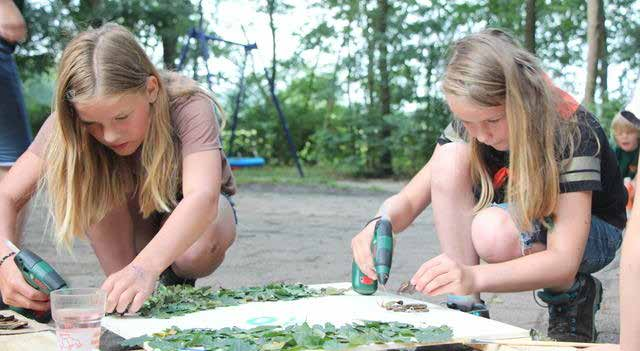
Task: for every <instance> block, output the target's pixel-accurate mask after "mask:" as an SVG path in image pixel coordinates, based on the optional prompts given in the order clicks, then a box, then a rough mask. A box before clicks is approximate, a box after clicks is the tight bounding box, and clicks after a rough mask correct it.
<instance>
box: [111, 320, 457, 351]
mask: <svg viewBox="0 0 640 351" xmlns="http://www.w3.org/2000/svg"><path fill="white" fill-rule="evenodd" d="M452 337H453V331H452V330H451V328H450V327H448V326H446V325H443V326H440V327H427V328H418V327H415V326H413V325H410V324H405V323H394V322H392V323H389V322H375V321H365V322H363V323H361V324H346V325H344V326H342V327H336V326H334V325H333V324H331V323H326V324H325V325H314V326H310V325H309V324H307V323H303V324H301V325H294V326H288V327H279V326H262V327H257V328H253V329H248V330H246V329H240V328H237V327H233V328H223V329H219V330H211V329H186V330H181V329H179V328H177V327H173V328H171V329H167V330H165V331H164V332H162V333H156V334H153V335H151V336H142V337H139V338H134V339H129V340H126V341H125V342H123V344H122V345H123V346H128V347H131V346H142V344H143V343H145V342H147V343H148V346H150V347H151V348H153V349H154V350H160V351H174V350H175V351H178V350H181V349H184V348H194V347H201V348H203V349H204V350H229V351H235V350H243V351H275V350H282V351H285V350H287V351H298V350H320V349H322V350H346V349H350V348H354V347H358V346H362V345H370V344H385V343H392V342H393V343H435V342H445V341H449V340H451V338H452Z"/></svg>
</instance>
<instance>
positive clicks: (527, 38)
mask: <svg viewBox="0 0 640 351" xmlns="http://www.w3.org/2000/svg"><path fill="white" fill-rule="evenodd" d="M525 11H526V16H525V24H524V47H525V48H526V49H527V50H529V52H531V53H532V54H535V53H536V0H527V4H526V10H525Z"/></svg>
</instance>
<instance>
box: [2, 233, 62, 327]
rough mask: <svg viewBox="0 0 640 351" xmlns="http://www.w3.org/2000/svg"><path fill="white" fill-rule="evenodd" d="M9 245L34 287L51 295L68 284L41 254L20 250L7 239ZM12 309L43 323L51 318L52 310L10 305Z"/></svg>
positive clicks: (19, 267)
mask: <svg viewBox="0 0 640 351" xmlns="http://www.w3.org/2000/svg"><path fill="white" fill-rule="evenodd" d="M6 244H7V246H8V247H9V248H10V249H11V250H12V251H13V252H15V253H16V254H15V256H14V257H13V261H14V262H15V263H16V265H17V266H18V269H20V272H22V276H23V277H24V280H26V281H27V283H29V285H31V286H32V287H33V288H34V289H36V290H39V291H42V292H43V293H45V294H47V295H49V293H51V292H52V291H54V290H58V289H62V288H65V287H66V286H67V283H66V282H65V281H64V279H62V277H61V276H60V275H59V274H58V272H56V271H55V270H54V269H53V267H51V266H50V265H49V264H48V263H47V262H45V261H44V260H43V259H42V258H40V256H38V255H36V254H35V253H33V252H32V251H31V250H27V249H24V250H20V249H18V248H17V247H16V246H15V245H13V243H12V242H11V241H9V240H7V241H6ZM10 308H11V309H12V310H14V311H16V312H18V313H20V314H22V315H24V316H25V317H27V318H32V319H35V320H37V321H38V322H41V323H47V322H49V321H50V320H51V311H32V310H27V309H24V308H19V307H10Z"/></svg>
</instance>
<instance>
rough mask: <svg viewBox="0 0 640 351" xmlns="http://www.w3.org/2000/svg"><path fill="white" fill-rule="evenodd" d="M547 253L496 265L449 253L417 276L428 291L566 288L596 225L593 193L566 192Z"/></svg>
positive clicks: (464, 292)
mask: <svg viewBox="0 0 640 351" xmlns="http://www.w3.org/2000/svg"><path fill="white" fill-rule="evenodd" d="M554 222H555V223H554V228H553V230H551V232H550V233H549V234H548V236H547V248H546V250H544V251H540V252H537V253H533V254H530V255H527V256H524V257H518V258H516V259H513V260H510V261H506V262H502V263H492V264H481V265H474V266H467V265H463V264H460V263H458V262H455V261H453V260H452V259H451V258H450V257H448V256H447V255H446V254H442V255H440V256H437V257H435V258H433V259H431V260H429V261H427V262H425V263H424V264H423V265H422V266H421V267H420V269H419V270H418V272H416V274H415V275H414V276H413V278H412V279H411V281H412V283H413V284H415V286H416V290H418V291H421V292H423V293H425V294H427V295H440V294H455V295H470V294H474V293H480V292H516V291H527V290H534V289H540V288H552V289H557V290H560V291H562V290H566V289H568V288H570V287H571V285H572V284H573V282H574V280H575V275H576V272H577V271H578V268H579V266H580V262H581V261H582V255H583V252H584V248H585V245H586V242H587V238H588V234H589V228H590V224H591V192H573V193H566V194H561V195H560V199H559V203H558V208H557V211H556V218H555V220H554Z"/></svg>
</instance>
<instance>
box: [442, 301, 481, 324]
mask: <svg viewBox="0 0 640 351" xmlns="http://www.w3.org/2000/svg"><path fill="white" fill-rule="evenodd" d="M447 307H449V308H450V309H452V310H458V311H461V312H466V313H470V314H472V315H474V316H478V317H482V318H487V319H491V317H489V309H488V308H487V305H486V304H485V303H484V301H483V300H480V302H476V303H474V304H473V305H471V307H467V306H464V305H458V304H456V303H452V302H447Z"/></svg>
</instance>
